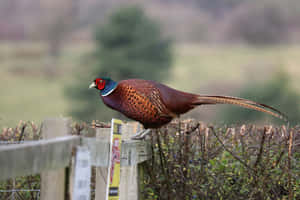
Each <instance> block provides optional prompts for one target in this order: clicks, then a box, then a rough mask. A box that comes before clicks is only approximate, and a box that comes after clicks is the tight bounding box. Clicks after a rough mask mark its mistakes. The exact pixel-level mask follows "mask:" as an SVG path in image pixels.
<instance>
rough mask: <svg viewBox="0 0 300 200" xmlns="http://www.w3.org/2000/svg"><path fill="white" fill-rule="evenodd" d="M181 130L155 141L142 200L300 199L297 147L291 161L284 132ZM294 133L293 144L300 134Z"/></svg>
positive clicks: (265, 129)
mask: <svg viewBox="0 0 300 200" xmlns="http://www.w3.org/2000/svg"><path fill="white" fill-rule="evenodd" d="M177 127H178V124H171V125H169V126H168V128H166V129H161V130H160V131H158V132H157V133H156V134H155V135H154V136H153V137H152V139H151V141H152V153H153V159H152V160H150V161H147V162H146V163H145V164H144V166H143V167H144V168H143V169H144V174H145V175H144V179H143V184H144V191H143V193H142V194H143V197H144V199H147V200H150V199H151V200H153V199H160V200H164V199H174V200H182V199H205V200H209V199H211V200H213V199H241V200H242V199H288V195H291V197H293V198H292V199H298V198H300V193H299V191H300V185H299V178H300V177H299V174H300V173H299V172H300V167H299V166H300V163H299V159H300V153H299V148H298V147H297V146H295V145H294V147H293V152H292V153H293V155H291V156H290V157H289V156H288V147H289V142H288V141H289V137H290V135H289V131H287V130H286V129H285V127H276V128H271V127H262V128H257V127H255V126H254V125H250V126H245V125H243V126H241V127H233V128H229V127H216V126H214V127H207V126H204V125H203V124H202V125H201V124H198V123H195V122H193V123H192V122H190V121H189V122H186V123H182V130H181V131H180V132H179V131H178V129H177ZM293 131H294V137H293V138H294V140H295V138H296V137H297V136H295V135H297V132H299V129H297V130H293ZM299 139H300V138H299V136H298V139H297V141H299ZM296 143H297V142H295V141H294V144H296ZM289 162H291V165H289ZM289 174H290V175H291V176H289Z"/></svg>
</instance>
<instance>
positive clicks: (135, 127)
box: [120, 122, 140, 200]
mask: <svg viewBox="0 0 300 200" xmlns="http://www.w3.org/2000/svg"><path fill="white" fill-rule="evenodd" d="M123 127H124V128H123V129H122V140H128V139H130V137H131V136H132V135H134V134H135V133H136V132H138V131H139V130H140V125H139V124H138V123H137V122H133V123H127V124H126V125H124V126H123ZM120 181H121V182H120V200H138V192H139V191H138V166H137V165H131V166H123V167H121V180H120Z"/></svg>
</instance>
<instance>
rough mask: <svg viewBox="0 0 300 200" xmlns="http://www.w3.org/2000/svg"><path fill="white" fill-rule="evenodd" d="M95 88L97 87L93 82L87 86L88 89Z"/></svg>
mask: <svg viewBox="0 0 300 200" xmlns="http://www.w3.org/2000/svg"><path fill="white" fill-rule="evenodd" d="M95 87H97V85H96V84H95V82H92V84H91V85H90V86H89V89H91V88H95Z"/></svg>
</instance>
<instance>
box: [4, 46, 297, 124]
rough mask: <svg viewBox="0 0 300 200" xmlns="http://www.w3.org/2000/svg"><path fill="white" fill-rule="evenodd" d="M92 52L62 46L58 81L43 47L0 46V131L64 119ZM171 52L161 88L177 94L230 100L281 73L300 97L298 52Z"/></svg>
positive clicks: (248, 49) (188, 48)
mask: <svg viewBox="0 0 300 200" xmlns="http://www.w3.org/2000/svg"><path fill="white" fill-rule="evenodd" d="M92 50H93V46H92V45H90V44H84V43H79V44H72V45H68V46H66V47H65V48H64V49H63V51H62V56H61V58H60V59H59V61H58V62H57V64H55V72H56V77H55V78H53V79H51V78H49V77H47V76H46V75H45V66H46V65H49V64H50V65H51V64H52V63H50V62H49V57H48V56H47V48H46V46H45V45H43V44H40V43H8V42H7V43H2V44H1V45H0V77H1V78H0V94H1V97H0V128H1V127H7V126H14V125H15V124H16V123H17V122H18V121H19V120H25V121H27V120H34V121H41V120H42V119H44V118H46V117H51V116H67V110H68V109H69V106H70V105H69V102H68V100H67V99H66V98H65V94H64V87H65V85H66V84H70V83H71V80H72V79H73V78H74V76H75V74H76V71H77V69H78V68H81V67H85V66H84V65H83V64H82V62H81V60H82V57H84V55H87V54H88V53H90V52H92ZM174 52H175V56H174V63H173V70H172V72H171V73H170V77H169V78H168V80H165V81H164V82H165V83H167V84H169V85H171V86H172V87H176V88H178V89H183V90H186V91H191V92H201V93H210V94H220V93H222V94H223V93H224V94H228V95H231V94H233V93H234V91H236V90H237V89H239V88H240V87H242V86H243V85H244V84H251V83H253V82H256V81H263V80H265V79H268V78H270V77H271V76H272V74H273V73H274V72H275V71H276V70H278V69H279V68H284V69H286V71H287V72H288V73H289V74H290V76H291V80H292V83H293V86H294V87H296V88H297V89H298V90H299V91H300V81H299V75H300V67H299V66H300V53H299V52H300V46H274V47H260V48H255V47H249V46H242V45H232V46H213V45H195V44H181V45H176V46H175V48H174ZM87 70H88V68H87ZM112 70H113V69H112ZM87 73H88V72H87ZM82 84H85V85H87V86H88V84H89V83H82Z"/></svg>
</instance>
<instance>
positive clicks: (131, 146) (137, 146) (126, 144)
mask: <svg viewBox="0 0 300 200" xmlns="http://www.w3.org/2000/svg"><path fill="white" fill-rule="evenodd" d="M150 158H151V146H150V143H149V142H147V141H142V140H141V141H135V140H126V141H123V143H122V152H121V166H132V165H137V164H138V163H141V162H144V161H146V160H148V159H150Z"/></svg>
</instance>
